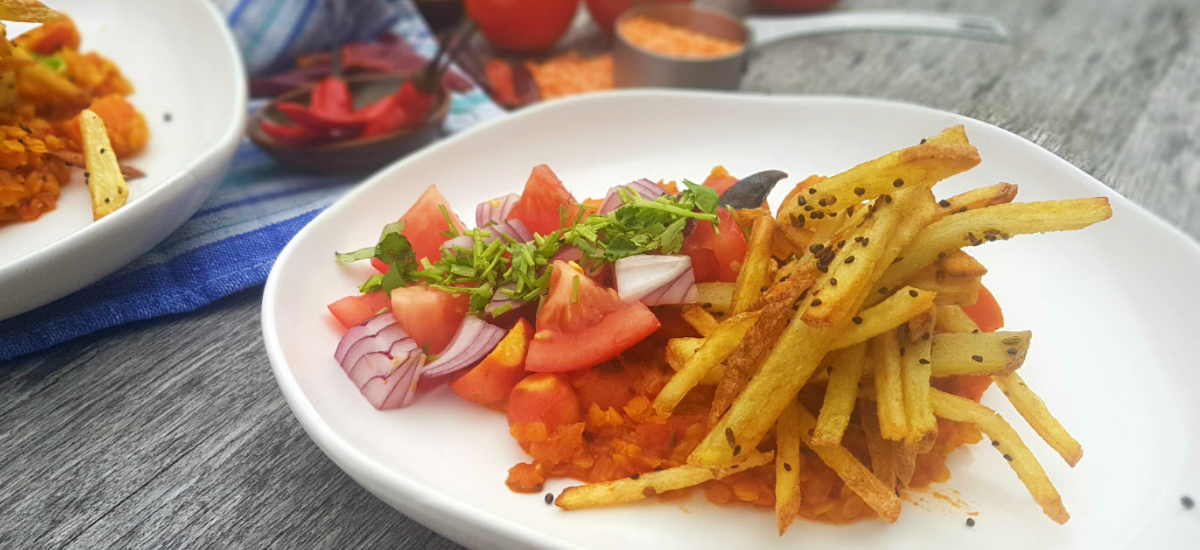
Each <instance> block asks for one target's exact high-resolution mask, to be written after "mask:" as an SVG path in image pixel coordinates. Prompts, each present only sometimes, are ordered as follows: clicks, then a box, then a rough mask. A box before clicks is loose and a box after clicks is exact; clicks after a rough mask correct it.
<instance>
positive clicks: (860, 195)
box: [781, 138, 979, 221]
mask: <svg viewBox="0 0 1200 550" xmlns="http://www.w3.org/2000/svg"><path fill="white" fill-rule="evenodd" d="M936 140H937V138H934V140H930V141H928V142H926V143H922V144H920V145H916V146H914V147H908V148H905V149H901V150H899V151H895V152H893V153H889V154H887V155H884V156H883V157H880V158H878V159H875V160H872V161H868V162H865V163H863V164H860V165H858V166H855V167H854V168H851V169H849V170H847V171H845V172H842V173H841V174H838V175H836V176H832V177H830V178H829V179H827V180H825V181H823V182H821V183H818V184H816V185H814V186H812V187H810V188H808V189H807V190H805V191H804V192H803V193H800V194H799V195H797V196H796V199H795V200H792V201H789V202H786V203H784V205H783V207H782V208H781V214H782V215H783V216H784V219H788V220H790V219H791V218H790V216H796V217H797V218H800V217H808V218H809V221H812V220H814V219H821V216H822V215H824V216H828V215H830V213H836V212H841V211H844V210H845V209H846V208H847V207H850V206H854V205H857V204H859V203H861V202H862V201H864V200H874V199H875V198H876V197H879V196H881V195H885V194H887V193H895V192H896V191H897V190H898V189H902V188H905V187H910V188H911V187H932V186H933V184H935V183H937V182H939V181H941V180H944V179H946V178H948V177H950V176H953V175H955V174H958V173H960V172H965V171H967V170H969V169H971V168H974V167H975V165H977V164H979V151H977V150H976V149H975V146H973V145H971V144H969V143H965V144H958V143H940V142H937V141H936ZM806 206H812V207H813V210H811V211H807V210H805V207H806ZM813 214H817V217H816V218H814V217H813Z"/></svg>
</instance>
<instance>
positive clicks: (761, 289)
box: [758, 286, 768, 292]
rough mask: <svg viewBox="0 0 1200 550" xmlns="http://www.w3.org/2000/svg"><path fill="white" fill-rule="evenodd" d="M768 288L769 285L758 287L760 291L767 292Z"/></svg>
mask: <svg viewBox="0 0 1200 550" xmlns="http://www.w3.org/2000/svg"><path fill="white" fill-rule="evenodd" d="M767 288H768V287H765V286H764V287H762V288H760V289H758V291H759V292H766V291H767Z"/></svg>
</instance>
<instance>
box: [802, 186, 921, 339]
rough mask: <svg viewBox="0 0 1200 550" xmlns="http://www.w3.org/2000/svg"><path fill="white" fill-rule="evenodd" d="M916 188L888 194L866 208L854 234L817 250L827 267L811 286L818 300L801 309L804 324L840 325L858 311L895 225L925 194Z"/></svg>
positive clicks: (910, 211) (899, 223)
mask: <svg viewBox="0 0 1200 550" xmlns="http://www.w3.org/2000/svg"><path fill="white" fill-rule="evenodd" d="M920 191H922V190H920V189H917V190H912V189H909V190H905V191H903V192H900V193H896V197H895V199H893V198H892V196H891V195H888V196H887V197H885V198H884V199H881V200H878V201H876V202H874V203H873V204H872V205H871V207H870V211H869V212H868V213H865V214H863V218H864V221H863V222H862V225H861V226H859V227H858V228H857V231H855V234H854V235H852V236H847V237H848V238H847V239H846V240H843V241H839V242H838V243H837V244H834V245H830V247H829V250H827V251H824V252H821V254H823V255H824V257H825V259H826V261H825V262H824V264H825V265H828V266H829V267H828V270H829V277H828V280H827V281H824V282H822V283H819V284H818V285H817V286H816V287H815V288H816V291H817V292H818V293H819V294H815V295H816V296H818V298H819V299H816V300H814V301H813V304H812V305H811V307H809V308H808V309H807V311H805V313H804V317H803V319H804V321H805V322H806V323H808V324H810V325H819V326H830V325H834V324H840V323H841V322H842V321H843V320H845V319H848V318H849V317H850V316H851V315H852V314H853V313H854V312H855V311H858V307H859V305H860V304H861V303H862V301H861V300H860V298H865V295H864V293H865V292H866V291H867V289H868V288H869V287H870V286H871V282H872V281H873V280H874V274H875V272H876V266H879V265H880V263H879V262H880V260H884V259H885V258H887V256H888V254H887V252H888V244H889V241H890V240H891V239H892V237H893V236H894V235H896V230H897V228H898V226H899V225H901V223H902V221H903V220H905V219H907V218H909V217H910V216H912V215H913V212H914V210H916V209H917V207H918V204H919V202H920V201H921V200H922V199H923V198H928V197H929V192H928V190H923V191H925V193H924V194H922V193H920ZM834 249H836V251H835V250H834ZM830 252H833V253H832V254H830ZM883 265H886V264H883Z"/></svg>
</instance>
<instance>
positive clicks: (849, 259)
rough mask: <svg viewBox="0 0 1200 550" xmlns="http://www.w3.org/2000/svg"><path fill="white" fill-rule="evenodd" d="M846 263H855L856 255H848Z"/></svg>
mask: <svg viewBox="0 0 1200 550" xmlns="http://www.w3.org/2000/svg"><path fill="white" fill-rule="evenodd" d="M846 263H848V264H852V263H854V256H847V257H846Z"/></svg>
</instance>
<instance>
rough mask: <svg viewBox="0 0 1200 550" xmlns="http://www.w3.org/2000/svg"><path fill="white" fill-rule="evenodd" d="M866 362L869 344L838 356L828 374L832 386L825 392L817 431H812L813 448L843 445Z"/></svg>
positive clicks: (856, 345) (854, 346) (857, 345)
mask: <svg viewBox="0 0 1200 550" xmlns="http://www.w3.org/2000/svg"><path fill="white" fill-rule="evenodd" d="M866 359H867V345H866V344H855V345H853V346H850V347H849V348H846V350H845V351H843V352H842V353H840V354H838V356H837V359H835V360H834V361H833V365H832V366H831V368H830V371H829V386H828V388H827V389H826V390H825V402H824V403H823V404H822V405H821V413H820V415H818V417H817V430H816V431H815V432H813V436H812V440H813V445H819V446H823V447H833V446H837V445H841V444H842V434H844V433H846V426H848V425H850V414H851V413H853V412H854V403H855V402H856V401H858V382H859V381H860V380H862V374H863V366H864V365H863V363H864V362H865V361H866Z"/></svg>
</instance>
